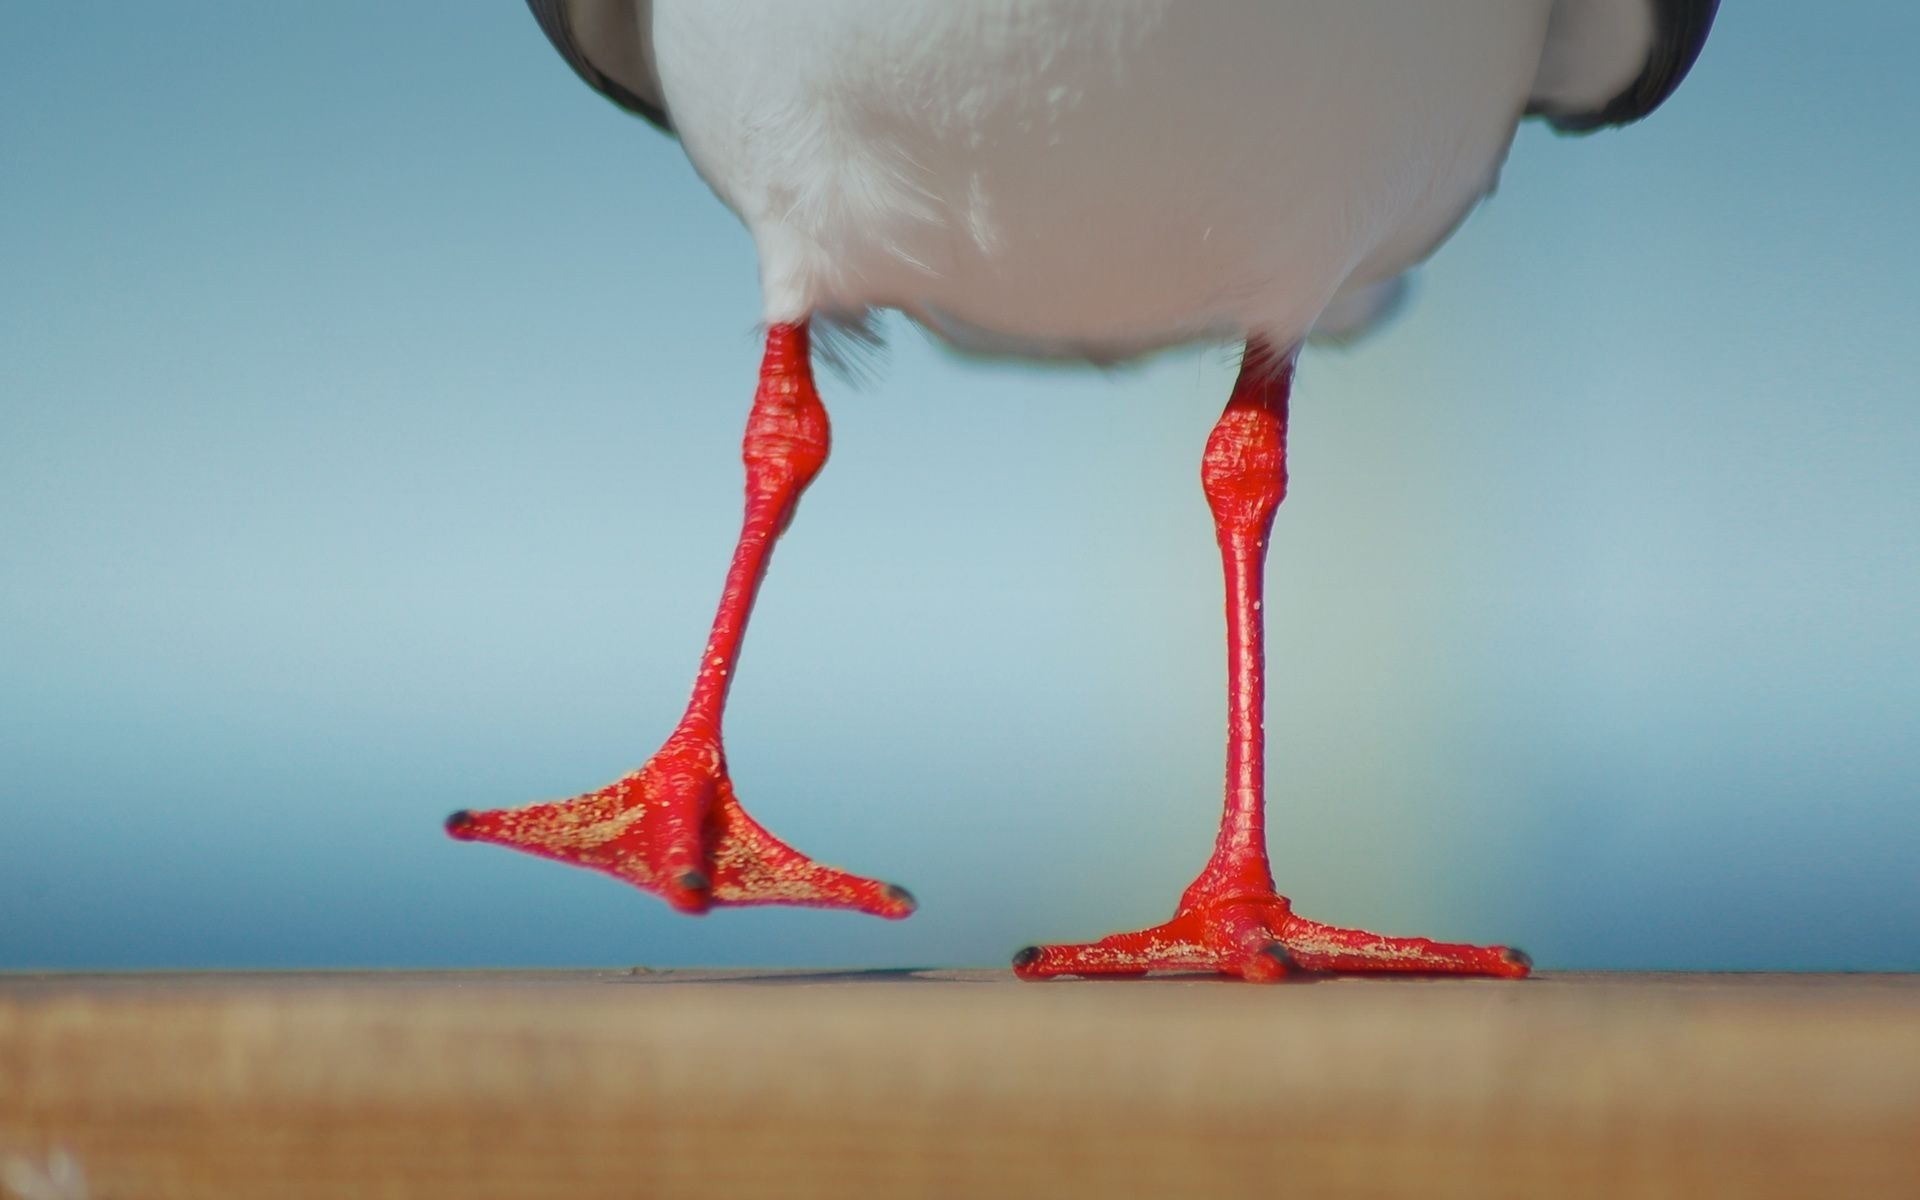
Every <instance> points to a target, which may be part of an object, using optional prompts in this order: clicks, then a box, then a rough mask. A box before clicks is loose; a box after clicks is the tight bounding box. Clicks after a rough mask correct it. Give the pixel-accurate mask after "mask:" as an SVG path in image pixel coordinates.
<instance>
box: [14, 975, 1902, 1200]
mask: <svg viewBox="0 0 1920 1200" xmlns="http://www.w3.org/2000/svg"><path fill="white" fill-rule="evenodd" d="M61 1152H64V1153H65V1154H67V1155H70V1157H71V1159H72V1161H73V1162H74V1163H76V1164H77V1165H78V1167H79V1168H80V1170H81V1171H83V1172H84V1174H85V1177H86V1181H87V1190H86V1191H85V1192H84V1193H80V1192H77V1191H72V1189H69V1191H72V1194H76V1195H78V1194H85V1195H87V1196H89V1197H91V1198H92V1200H134V1198H139V1197H216V1196H217V1197H248V1198H250V1200H252V1198H258V1200H274V1198H279V1197H329V1198H335V1197H362V1196H365V1197H440V1196H446V1197H456V1196H457V1197H463V1198H482V1200H484V1198H489V1197H508V1196H513V1197H545V1196H553V1197H569V1198H586V1197H601V1196H606V1197H635V1196H644V1197H656V1196H657V1197H683V1196H688V1197H690V1196H701V1197H708V1198H715V1197H727V1198H731V1197H739V1196H782V1197H810V1196H840V1195H853V1196H862V1195H870V1194H872V1195H885V1196H888V1197H906V1196H968V1197H971V1196H1000V1195H1030V1194H1045V1195H1052V1196H1061V1195H1081V1194H1085V1195H1102V1196H1129V1195H1188V1194H1195V1195H1198V1194H1206V1195H1234V1194H1240V1195H1249V1194H1250V1195H1268V1194H1273V1195H1282V1194H1284V1195H1288V1196H1292V1197H1302V1198H1307V1197H1349V1196H1351V1197H1360V1196H1368V1197H1372V1196H1422V1197H1449V1196H1476V1197H1481V1196H1515V1197H1520V1196H1525V1197H1589V1196H1591V1197H1601V1196H1606V1197H1616V1196H1626V1197H1635V1196H1649V1197H1653V1196H1659V1197H1716V1196H1741V1197H1755V1196H1758V1197H1770V1196H1817V1197H1824V1196H1849V1197H1854V1196H1886V1197H1915V1196H1920V980H1917V978H1916V977H1913V976H1740V975H1608V974H1580V975H1546V976H1540V977H1536V978H1535V979H1532V980H1528V981H1525V982H1522V983H1499V982H1488V981H1466V980H1453V981H1443V980H1399V981H1394V980H1349V979H1333V980H1320V981H1313V982H1300V983H1291V984H1285V985H1281V986H1277V987H1270V988H1261V987H1250V986H1246V985H1241V984H1232V983H1223V982H1215V981H1212V980H1199V979H1188V980H1178V979H1176V980H1147V981H1130V982H1107V983H1048V984H1017V983H1014V982H1013V981H1012V980H1011V978H1010V976H1008V975H1007V974H1006V973H1005V972H997V971H972V972H969V971H925V972H848V973H792V972H789V973H729V972H691V971H671V972H652V973H645V972H641V973H628V972H621V971H566V972H471V973H463V972H434V973H384V972H345V973H294V974H208V973H183V974H167V975H26V974H13V975H0V1163H4V1165H5V1166H6V1168H7V1169H6V1171H5V1172H0V1195H5V1194H6V1192H7V1190H8V1188H9V1186H10V1187H11V1188H12V1190H13V1191H14V1192H15V1193H16V1195H18V1196H22V1197H27V1196H28V1193H29V1192H31V1191H33V1190H35V1189H38V1190H40V1191H42V1192H44V1193H45V1194H46V1195H48V1196H55V1195H62V1194H63V1193H62V1192H60V1191H58V1190H56V1189H54V1187H53V1185H52V1183H51V1182H50V1180H49V1176H51V1175H57V1174H58V1173H59V1169H58V1159H57V1157H53V1156H56V1155H57V1154H58V1153H61ZM50 1162H52V1163H53V1164H54V1165H53V1167H51V1168H50V1167H49V1165H48V1164H49V1163H50ZM8 1200H14V1197H9V1198H8ZM29 1200H40V1197H38V1196H32V1197H29Z"/></svg>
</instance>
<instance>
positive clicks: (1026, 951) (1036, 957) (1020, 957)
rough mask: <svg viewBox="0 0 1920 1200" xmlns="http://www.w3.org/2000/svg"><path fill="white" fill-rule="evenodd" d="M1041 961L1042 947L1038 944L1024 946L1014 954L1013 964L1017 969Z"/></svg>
mask: <svg viewBox="0 0 1920 1200" xmlns="http://www.w3.org/2000/svg"><path fill="white" fill-rule="evenodd" d="M1039 961H1040V947H1038V946H1023V947H1021V948H1020V950H1019V951H1018V952H1017V953H1015V954H1014V956H1013V966H1014V969H1015V970H1018V969H1020V968H1021V967H1030V966H1032V965H1033V964H1035V963H1037V962H1039Z"/></svg>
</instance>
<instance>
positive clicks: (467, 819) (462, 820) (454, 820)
mask: <svg viewBox="0 0 1920 1200" xmlns="http://www.w3.org/2000/svg"><path fill="white" fill-rule="evenodd" d="M471 824H473V813H472V812H471V811H469V810H467V809H464V808H463V809H461V810H460V811H459V812H457V813H452V814H450V815H449V816H448V817H447V832H448V833H459V832H460V831H461V830H462V829H465V828H466V827H467V826H469V825H471Z"/></svg>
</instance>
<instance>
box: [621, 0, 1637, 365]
mask: <svg viewBox="0 0 1920 1200" xmlns="http://www.w3.org/2000/svg"><path fill="white" fill-rule="evenodd" d="M1552 13H1553V4H1552V3H1551V0H1447V2H1446V3H1444V4H1441V3H1407V2H1406V0H1292V2H1288V3H1277V2H1265V3H1262V2H1240V3H1235V2H1232V0H973V2H968V3H955V2H953V0H808V2H807V3H800V4H795V3H790V2H774V0H655V2H654V3H653V5H652V14H651V17H652V24H651V56H652V62H651V64H650V65H651V67H652V69H653V72H654V78H655V79H656V80H657V85H658V88H659V94H660V95H661V96H662V98H663V100H664V104H665V107H666V108H667V109H668V110H670V111H671V113H672V120H673V125H674V128H675V130H676V131H677V132H678V133H679V134H680V137H681V139H682V141H683V142H684V144H685V147H686V152H687V154H688V155H689V157H690V158H691V159H692V161H693V164H694V166H695V167H696V168H697V169H698V170H699V172H700V174H701V175H702V176H703V177H704V178H705V179H706V180H707V181H708V183H709V184H711V185H712V187H713V189H714V191H715V192H717V193H718V194H719V196H720V198H721V199H722V200H724V201H725V202H726V203H727V204H728V205H729V206H731V207H732V208H733V209H734V211H735V212H737V213H738V214H739V215H740V217H741V219H742V220H743V221H744V222H745V223H746V225H747V227H748V228H749V230H751V232H752V235H753V237H754V240H755V243H756V245H757V246H758V249H759V253H760V259H761V276H762V285H763V291H764V295H765V313H764V315H765V317H766V319H767V320H768V321H770V322H781V321H797V320H802V319H805V318H806V317H808V316H809V315H811V314H829V315H841V316H853V315H858V314H862V313H864V312H866V311H867V310H869V309H873V308H898V309H901V310H903V311H905V312H907V313H908V314H910V315H912V316H913V317H915V318H916V319H918V320H920V321H921V322H922V323H924V324H926V325H927V326H929V327H930V328H932V329H934V330H935V331H937V332H939V333H940V334H942V335H943V336H945V337H946V338H948V339H949V340H951V341H953V342H955V343H956V344H958V345H960V346H962V347H964V348H968V349H976V350H983V351H989V352H1001V353H1015V354H1023V355H1034V356H1063V355H1064V356H1073V357H1085V358H1092V359H1097V360H1106V359H1114V358H1122V357H1126V356H1129V355H1133V354H1137V353H1140V352H1143V351H1146V350H1151V349H1154V348H1157V347H1161V346H1165V345H1169V344H1173V343H1179V342H1185V341H1191V340H1194V339H1197V338H1207V337H1233V338H1241V337H1244V336H1246V335H1248V334H1253V335H1257V336H1262V337H1265V338H1266V339H1268V340H1269V341H1271V342H1272V343H1274V344H1276V345H1281V346H1287V345H1292V344H1295V343H1297V342H1299V341H1300V340H1301V339H1302V338H1303V337H1304V336H1305V335H1306V334H1307V333H1308V331H1309V330H1310V329H1312V328H1314V326H1315V324H1316V322H1319V321H1321V319H1322V317H1323V314H1327V315H1328V316H1329V317H1330V318H1331V319H1330V320H1329V322H1328V324H1330V325H1331V326H1332V329H1331V330H1330V332H1333V333H1335V334H1338V333H1343V332H1347V328H1346V327H1348V326H1354V325H1358V324H1363V323H1364V321H1365V319H1366V318H1367V317H1369V316H1370V315H1371V313H1372V312H1373V311H1374V310H1375V309H1377V308H1378V307H1379V304H1378V303H1377V302H1376V301H1377V299H1378V298H1380V297H1383V296H1384V295H1385V294H1387V293H1388V292H1390V291H1391V289H1392V287H1393V284H1394V280H1395V277H1396V276H1398V275H1399V274H1400V273H1401V272H1402V271H1404V270H1405V269H1406V268H1408V267H1409V266H1411V265H1413V264H1414V263H1416V262H1418V261H1419V260H1421V259H1422V258H1424V257H1426V255H1427V254H1428V253H1430V252H1431V251H1432V250H1433V248H1434V247H1435V246H1436V245H1438V244H1439V242H1440V241H1442V240H1443V239H1444V238H1445V236H1446V235H1447V234H1448V233H1449V232H1450V231H1451V230H1452V229H1453V228H1454V227H1455V226H1457V225H1458V224H1459V222H1460V221H1461V219H1462V218H1463V217H1464V216H1465V215H1466V214H1467V212H1468V211H1470V210H1471V208H1472V207H1473V205H1474V204H1475V203H1476V202H1477V201H1478V200H1479V199H1480V198H1481V197H1482V196H1484V195H1485V194H1486V193H1487V192H1488V191H1489V190H1490V189H1491V187H1492V186H1493V182H1494V179H1495V177H1496V175H1497V173H1498V171H1499V168H1500V164H1501V162H1502V161H1503V159H1504V158H1505V155H1506V150H1507V146H1508V145H1509V143H1510V142H1511V140H1512V137H1513V132H1514V129H1515V127H1516V125H1517V123H1518V122H1519V120H1520V119H1521V117H1522V116H1523V115H1524V113H1525V111H1526V110H1527V108H1528V105H1529V102H1530V99H1531V97H1532V96H1533V94H1534V90H1535V83H1536V78H1537V76H1538V75H1539V72H1540V69H1541V62H1542V53H1543V47H1544V46H1545V44H1546V41H1547V36H1548V27H1549V21H1550V17H1551V16H1552ZM642 16H643V18H644V14H642ZM1616 57H1617V59H1618V61H1617V64H1616V65H1615V66H1614V68H1613V70H1612V73H1613V75H1614V76H1615V78H1613V79H1598V80H1597V81H1590V82H1589V84H1588V86H1590V87H1593V88H1595V89H1596V90H1597V92H1598V93H1601V94H1608V93H1607V89H1608V88H1609V87H1611V88H1613V89H1614V90H1617V88H1618V86H1620V85H1621V84H1623V83H1624V82H1625V81H1626V80H1627V79H1630V78H1631V76H1632V73H1633V71H1634V70H1635V69H1636V68H1637V66H1638V61H1639V60H1638V58H1637V57H1635V56H1634V55H1632V54H1621V55H1618V56H1616ZM1330 306H1331V307H1332V310H1331V312H1329V308H1330ZM1323 331H1328V330H1325V328H1324V327H1323Z"/></svg>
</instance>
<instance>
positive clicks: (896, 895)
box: [886, 883, 920, 909]
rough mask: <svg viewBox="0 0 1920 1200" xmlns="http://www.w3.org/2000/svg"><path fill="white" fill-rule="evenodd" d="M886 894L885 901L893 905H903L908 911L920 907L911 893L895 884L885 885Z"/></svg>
mask: <svg viewBox="0 0 1920 1200" xmlns="http://www.w3.org/2000/svg"><path fill="white" fill-rule="evenodd" d="M886 893H887V899H889V900H891V901H893V902H894V903H895V904H904V905H906V906H907V908H909V909H915V908H919V907H920V902H919V901H918V900H915V899H914V898H913V893H912V892H910V891H908V890H907V889H905V888H903V887H901V886H900V885H899V884H897V883H889V884H887V885H886Z"/></svg>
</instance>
